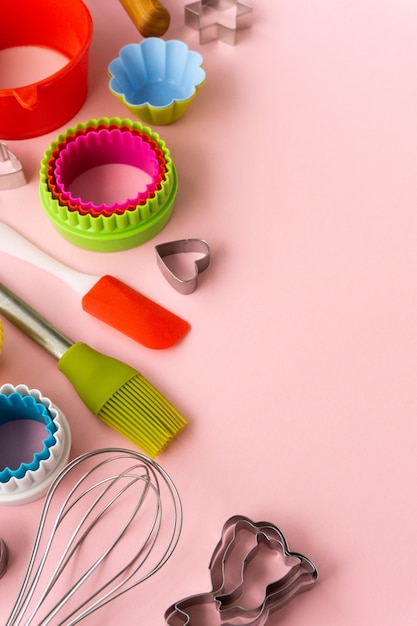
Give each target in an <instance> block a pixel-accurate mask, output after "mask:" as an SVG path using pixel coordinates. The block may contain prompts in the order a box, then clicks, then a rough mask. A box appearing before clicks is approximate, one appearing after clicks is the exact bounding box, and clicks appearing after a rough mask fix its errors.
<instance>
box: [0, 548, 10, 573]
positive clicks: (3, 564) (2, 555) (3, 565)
mask: <svg viewBox="0 0 417 626" xmlns="http://www.w3.org/2000/svg"><path fill="white" fill-rule="evenodd" d="M7 561H8V551H7V546H6V544H5V543H4V541H3V539H1V538H0V578H1V577H2V576H3V574H5V572H6V569H7Z"/></svg>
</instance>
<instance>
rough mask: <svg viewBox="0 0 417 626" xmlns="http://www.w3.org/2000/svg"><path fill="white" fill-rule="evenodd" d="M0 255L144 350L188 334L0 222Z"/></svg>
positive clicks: (135, 297)
mask: <svg viewBox="0 0 417 626" xmlns="http://www.w3.org/2000/svg"><path fill="white" fill-rule="evenodd" d="M0 251H1V252H6V253H7V254H11V255H12V256H15V257H17V258H19V259H22V260H24V261H27V262H28V263H31V264H32V265H36V266H37V267H40V268H42V269H44V270H46V271H48V272H49V273H50V274H53V275H54V276H56V277H57V278H60V279H61V280H62V281H63V282H64V283H66V284H67V285H68V286H69V287H71V288H72V289H73V291H75V292H76V293H77V294H79V295H80V296H81V304H82V307H83V309H84V310H85V311H87V313H90V314H91V315H94V317H97V318H98V319H100V320H101V321H103V322H106V324H109V325H110V326H112V327H113V328H116V329H117V330H120V331H121V332H122V333H124V334H125V335H128V336H129V337H131V338H132V339H134V340H135V341H137V342H139V343H140V344H142V345H143V346H146V347H147V348H154V349H162V348H169V347H171V346H173V345H175V344H176V343H178V341H180V339H182V338H183V337H184V335H185V334H186V333H187V332H188V331H189V330H190V324H189V323H188V322H186V321H185V320H183V319H181V318H180V317H178V316H177V315H175V313H172V312H171V311H168V310H167V309H165V308H164V307H162V306H160V305H159V304H157V303H156V302H153V301H152V300H150V299H149V298H147V297H146V296H144V295H142V294H141V293H139V292H138V291H136V290H135V289H133V288H132V287H129V286H128V285H126V284H125V283H123V282H121V281H120V280H118V279H117V278H114V277H113V276H109V275H106V276H102V277H100V276H93V275H92V274H84V273H83V272H78V271H77V270H74V269H72V268H70V267H68V266H66V265H64V264H63V263H60V262H59V261H56V260H55V259H53V258H52V257H50V256H49V255H48V254H46V253H45V252H43V251H42V250H40V249H39V248H37V247H36V246H35V245H33V244H32V243H30V242H29V241H28V240H27V239H25V237H22V235H19V234H18V233H17V232H16V231H15V230H13V229H12V228H11V227H10V226H7V225H6V224H4V223H1V222H0Z"/></svg>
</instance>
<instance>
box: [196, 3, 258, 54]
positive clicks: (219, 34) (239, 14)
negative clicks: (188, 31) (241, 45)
mask: <svg viewBox="0 0 417 626" xmlns="http://www.w3.org/2000/svg"><path fill="white" fill-rule="evenodd" d="M229 9H230V10H231V11H233V19H232V23H230V19H228V20H227V19H225V18H226V12H227V13H228V14H229V11H228V10H229ZM184 11H185V24H186V26H190V27H191V28H194V29H195V30H198V31H199V34H200V44H205V43H209V42H210V41H215V40H216V39H218V40H219V41H223V42H224V43H227V44H229V45H232V46H233V45H235V43H236V41H237V33H238V31H240V30H243V29H245V28H249V27H250V26H251V25H252V11H253V9H252V7H250V6H248V5H247V4H244V3H243V2H239V0H199V2H191V4H187V5H186V6H185V9H184ZM228 17H229V18H230V15H228Z"/></svg>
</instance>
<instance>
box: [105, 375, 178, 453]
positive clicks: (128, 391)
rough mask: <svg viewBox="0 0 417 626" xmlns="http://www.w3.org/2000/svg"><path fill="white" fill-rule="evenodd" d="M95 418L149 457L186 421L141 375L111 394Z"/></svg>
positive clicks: (164, 445)
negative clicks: (117, 432)
mask: <svg viewBox="0 0 417 626" xmlns="http://www.w3.org/2000/svg"><path fill="white" fill-rule="evenodd" d="M97 417H99V418H100V419H101V420H103V422H105V423H106V424H108V425H109V426H111V427H112V428H114V429H115V430H117V431H119V432H120V433H121V434H122V435H125V437H127V438H128V439H130V440H131V441H133V443H135V444H136V445H137V446H139V448H141V449H142V450H143V451H144V452H145V453H146V454H148V455H149V456H151V457H155V456H157V455H158V454H159V453H160V452H161V451H162V450H163V449H164V448H165V447H166V446H167V445H168V444H169V442H170V441H171V440H172V439H174V437H176V436H177V435H178V434H179V433H180V432H181V430H182V429H183V428H184V426H185V425H186V424H187V421H186V420H185V419H184V417H183V416H182V415H181V413H179V411H177V409H176V408H175V407H174V406H173V405H172V404H171V403H170V402H168V400H167V399H166V398H164V396H163V395H162V394H161V393H160V392H159V391H158V390H157V389H156V388H155V387H154V386H153V385H152V384H151V383H150V382H148V381H147V380H146V378H144V377H143V376H142V375H141V374H136V376H134V377H133V378H131V379H130V380H129V381H128V382H127V383H125V384H124V385H123V387H121V388H120V389H119V391H117V392H116V393H115V394H113V396H112V397H111V398H109V400H108V401H107V402H106V404H105V405H104V406H103V407H102V409H101V410H100V411H99V412H98V413H97Z"/></svg>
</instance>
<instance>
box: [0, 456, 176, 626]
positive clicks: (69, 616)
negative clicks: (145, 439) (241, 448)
mask: <svg viewBox="0 0 417 626" xmlns="http://www.w3.org/2000/svg"><path fill="white" fill-rule="evenodd" d="M97 457H102V460H100V461H99V462H96V463H95V464H94V465H93V467H90V468H89V469H88V470H87V471H85V472H84V473H83V474H82V475H81V477H80V478H78V479H76V480H75V482H74V484H73V486H72V487H71V488H70V489H69V491H68V493H67V495H66V496H65V497H64V499H63V501H62V504H60V506H59V508H58V513H57V515H56V518H55V520H54V521H53V523H51V520H50V519H49V517H50V516H51V515H53V512H54V511H53V510H54V508H55V506H56V505H55V500H56V499H57V498H58V500H59V498H62V497H63V496H62V493H61V492H62V491H63V490H64V487H65V485H64V483H65V482H66V480H70V479H73V476H72V474H74V473H77V472H79V471H80V469H81V468H82V466H84V465H85V464H87V465H88V464H89V463H91V462H92V460H94V459H96V458H97ZM132 460H133V461H134V462H133V463H132ZM126 462H128V463H129V465H128V467H124V468H123V469H119V467H120V465H123V464H124V463H126ZM114 466H115V467H116V469H115V470H114V469H113V467H114ZM103 472H105V473H106V475H105V476H104V477H102V476H101V477H100V478H98V479H97V478H96V474H99V475H100V474H102V473H103ZM134 487H137V488H139V489H140V492H139V494H138V495H136V492H135V498H134V500H133V506H132V507H129V512H128V514H127V518H126V519H123V521H122V526H121V528H119V527H117V526H116V525H115V524H114V519H113V517H109V518H108V515H113V516H114V515H116V513H117V511H116V508H117V505H118V503H119V504H120V506H119V509H122V511H123V512H125V509H126V507H125V506H124V505H123V498H128V497H129V496H130V495H131V491H132V488H134ZM90 500H91V502H90ZM128 501H129V503H130V504H131V501H130V500H128ZM80 507H81V508H82V509H83V511H82V513H81V515H80V513H79V512H78V509H79V508H80ZM72 518H75V525H74V520H72ZM109 521H110V522H111V532H112V534H114V538H112V539H111V540H110V541H109V543H108V545H107V546H106V547H105V548H104V550H103V551H101V553H100V554H99V556H98V557H97V558H95V559H94V560H92V562H91V563H90V562H89V563H88V566H87V567H86V569H85V571H84V570H83V572H82V573H81V575H76V576H74V578H75V581H74V580H71V583H70V584H69V586H68V587H66V588H65V590H64V591H63V592H62V595H61V597H59V599H57V600H55V599H54V601H53V603H52V602H50V605H46V606H45V601H46V600H47V599H48V598H49V599H50V600H51V597H50V596H52V595H53V594H52V593H51V592H52V591H53V590H54V591H55V586H56V585H57V583H58V582H59V583H60V585H62V584H63V581H62V580H60V579H61V577H62V576H63V574H64V573H65V574H66V575H67V577H68V578H71V573H72V570H73V569H74V568H75V567H77V566H79V564H80V562H81V561H85V560H86V556H87V555H89V548H91V552H94V549H95V548H96V547H97V542H94V540H93V539H91V536H92V534H93V530H94V529H96V528H97V527H98V525H99V524H105V523H108V522H109ZM71 524H72V525H73V527H72V526H71ZM49 526H50V528H49ZM137 526H139V527H140V529H141V531H142V534H141V535H140V536H139V537H138V535H137ZM68 527H69V528H70V530H68ZM104 528H106V527H105V526H104ZM181 528H182V508H181V501H180V498H179V494H178V491H177V489H176V487H175V485H174V483H173V481H172V480H171V478H170V477H169V475H168V474H167V473H166V472H165V470H163V468H162V467H161V466H160V465H159V464H158V463H156V462H155V461H154V460H153V459H150V458H149V457H147V456H145V455H143V454H142V453H140V452H136V451H132V450H125V449H123V448H104V449H102V450H95V451H92V452H88V453H86V454H84V455H81V456H80V457H77V458H76V459H74V460H73V461H72V462H70V463H69V464H68V465H67V466H66V467H65V468H64V469H63V470H62V471H61V473H60V474H59V475H58V477H57V478H56V479H55V481H54V482H53V483H52V485H51V487H50V488H49V491H48V493H47V495H46V497H45V502H44V506H43V509H42V513H41V519H40V523H39V527H38V531H37V533H36V537H35V540H34V545H33V549H32V553H31V556H30V559H29V564H28V568H27V571H26V574H25V577H24V580H23V583H22V586H21V589H20V592H19V594H18V597H17V599H16V602H15V605H14V607H13V609H12V612H11V614H10V616H9V618H8V621H7V623H6V626H19V625H22V626H23V625H24V626H30V624H36V626H47V625H48V624H51V623H52V620H54V619H57V620H58V621H54V625H55V624H56V626H64V625H65V626H75V624H78V623H79V622H80V621H81V620H82V619H84V618H86V617H87V616H88V615H90V614H91V613H93V612H94V611H96V610H98V609H100V608H101V607H103V606H105V605H106V604H108V603H109V602H111V601H112V600H114V599H116V598H118V597H119V596H121V595H122V594H124V593H126V592H127V591H129V590H131V589H133V588H134V587H136V586H137V585H139V584H140V583H141V582H143V581H144V580H146V579H148V578H149V577H150V576H152V575H153V574H155V573H156V572H157V571H158V570H159V569H160V568H161V567H162V566H163V565H164V563H166V561H167V560H168V559H169V557H170V556H171V554H172V552H173V551H174V549H175V547H176V545H177V543H178V540H179V537H180V533H181ZM129 529H130V530H131V532H130V533H129V532H128V531H129ZM102 530H103V528H102ZM61 533H63V534H64V535H65V547H64V549H63V552H62V554H61V556H60V557H59V558H58V559H57V561H56V560H55V559H56V555H55V552H56V546H55V545H54V544H55V543H58V546H59V547H62V545H63V538H62V537H61ZM65 533H67V534H68V536H67V535H66V534H65ZM132 533H133V536H134V546H135V548H134V550H129V549H127V550H126V545H129V544H128V543H127V542H128V541H129V538H131V537H132ZM100 538H101V535H100ZM89 541H90V543H92V545H91V546H90V545H89ZM84 543H85V544H86V545H85V546H84ZM100 550H101V549H100ZM155 552H156V553H157V554H156V556H155V555H154V553H155ZM124 554H127V555H129V557H128V560H127V562H126V563H124V564H122V565H120V563H119V560H118V559H117V555H119V557H120V555H124ZM113 555H114V556H113ZM110 557H112V558H113V560H115V561H116V562H117V570H116V572H115V573H113V574H111V575H108V579H107V574H106V577H105V582H104V583H102V579H101V575H100V578H97V580H96V581H95V582H94V579H93V582H91V581H89V580H88V579H90V577H91V576H92V575H93V574H94V573H95V574H96V577H98V574H99V568H100V567H103V571H106V572H107V569H108V567H109V566H108V565H107V564H106V563H105V561H106V560H107V559H109V562H110V561H111V559H110ZM147 563H149V568H148V569H147V570H146V569H145V570H144V571H142V570H143V567H144V565H145V564H147ZM48 568H49V569H48ZM45 569H48V572H45V571H44V570H45ZM51 569H52V572H51V573H49V570H51ZM44 577H46V578H47V580H46V581H44V580H43V578H44ZM87 581H88V583H89V584H91V585H92V586H93V589H92V590H90V591H88V592H85V593H83V586H84V585H85V584H86V583H87ZM77 592H80V594H81V598H80V599H79V600H78V604H77V605H73V604H71V603H70V605H69V606H68V603H69V600H71V599H72V600H74V598H75V597H76V594H77ZM36 594H38V596H37V597H36ZM64 614H65V616H64Z"/></svg>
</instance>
